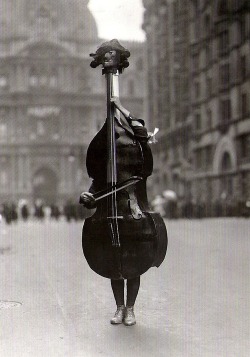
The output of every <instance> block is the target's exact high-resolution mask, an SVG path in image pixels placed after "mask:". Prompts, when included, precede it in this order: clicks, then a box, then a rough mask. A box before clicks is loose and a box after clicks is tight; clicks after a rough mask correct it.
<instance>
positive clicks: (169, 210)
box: [151, 194, 250, 219]
mask: <svg viewBox="0 0 250 357" xmlns="http://www.w3.org/2000/svg"><path fill="white" fill-rule="evenodd" d="M166 196H167V195H164V194H162V195H157V196H156V197H155V198H154V200H153V201H152V203H151V205H152V208H153V209H154V211H156V212H159V213H160V214H161V215H162V216H163V217H165V218H169V219H177V218H212V217H246V218H247V217H250V201H249V200H247V201H233V200H230V199H227V200H222V199H221V200H217V201H215V202H203V201H191V200H190V201H187V200H179V199H177V197H176V196H175V197H174V195H172V197H168V196H167V197H166Z"/></svg>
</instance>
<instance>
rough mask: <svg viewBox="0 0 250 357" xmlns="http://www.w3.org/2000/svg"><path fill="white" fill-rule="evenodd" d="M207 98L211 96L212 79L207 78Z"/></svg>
mask: <svg viewBox="0 0 250 357" xmlns="http://www.w3.org/2000/svg"><path fill="white" fill-rule="evenodd" d="M206 82H207V96H208V97H210V96H211V95H212V78H211V77H207V80H206Z"/></svg>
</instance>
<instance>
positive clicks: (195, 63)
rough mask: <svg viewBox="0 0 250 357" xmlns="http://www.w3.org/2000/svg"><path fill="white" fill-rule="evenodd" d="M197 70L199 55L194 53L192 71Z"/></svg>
mask: <svg viewBox="0 0 250 357" xmlns="http://www.w3.org/2000/svg"><path fill="white" fill-rule="evenodd" d="M198 70H199V55H198V54H197V53H196V54H194V55H193V72H197V71H198Z"/></svg>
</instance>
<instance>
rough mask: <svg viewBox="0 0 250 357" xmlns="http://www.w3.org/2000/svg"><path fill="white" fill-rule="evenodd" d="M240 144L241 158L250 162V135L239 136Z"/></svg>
mask: <svg viewBox="0 0 250 357" xmlns="http://www.w3.org/2000/svg"><path fill="white" fill-rule="evenodd" d="M238 144H239V154H240V158H241V159H243V160H245V159H248V160H249V159H250V135H249V134H244V135H241V136H239V138H238Z"/></svg>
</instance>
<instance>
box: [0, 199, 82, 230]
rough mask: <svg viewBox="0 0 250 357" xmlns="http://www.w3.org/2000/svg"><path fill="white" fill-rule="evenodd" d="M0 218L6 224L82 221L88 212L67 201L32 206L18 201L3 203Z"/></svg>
mask: <svg viewBox="0 0 250 357" xmlns="http://www.w3.org/2000/svg"><path fill="white" fill-rule="evenodd" d="M0 216H1V218H2V220H5V222H6V223H7V224H11V223H14V222H17V221H18V220H22V221H28V220H31V219H33V220H40V221H43V220H45V219H52V220H61V219H64V220H66V221H67V222H70V221H78V220H83V219H85V218H86V217H87V216H89V210H87V209H86V208H84V207H83V206H82V205H80V204H78V203H74V202H73V201H67V202H66V203H65V204H64V205H61V206H59V205H56V204H52V205H45V204H44V203H43V202H42V201H39V200H38V201H37V202H36V203H35V204H34V205H30V204H28V203H27V202H23V201H20V202H18V203H17V204H16V203H14V202H4V203H3V204H1V205H0Z"/></svg>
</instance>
